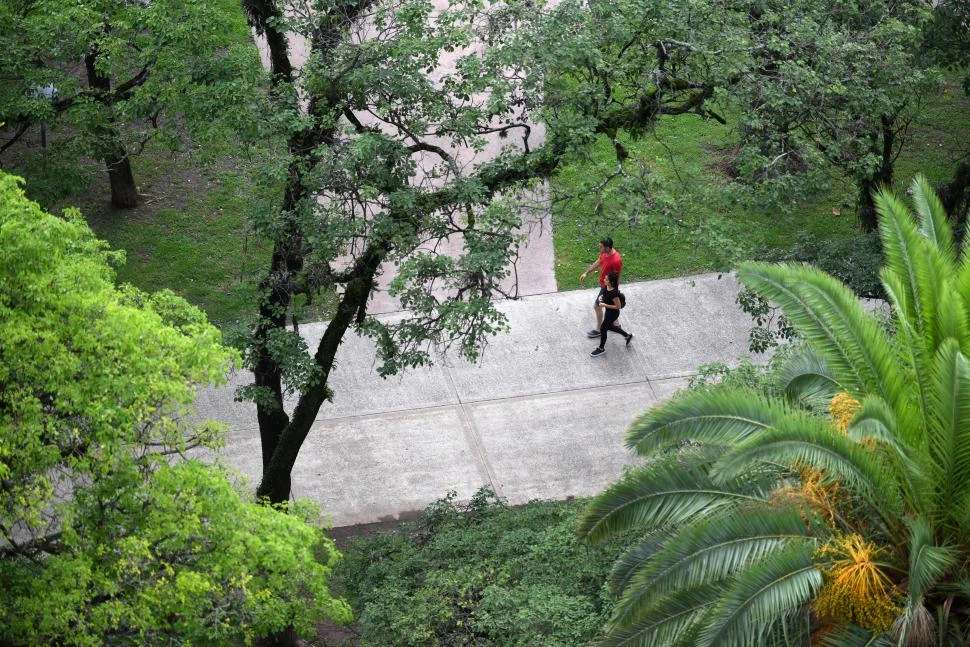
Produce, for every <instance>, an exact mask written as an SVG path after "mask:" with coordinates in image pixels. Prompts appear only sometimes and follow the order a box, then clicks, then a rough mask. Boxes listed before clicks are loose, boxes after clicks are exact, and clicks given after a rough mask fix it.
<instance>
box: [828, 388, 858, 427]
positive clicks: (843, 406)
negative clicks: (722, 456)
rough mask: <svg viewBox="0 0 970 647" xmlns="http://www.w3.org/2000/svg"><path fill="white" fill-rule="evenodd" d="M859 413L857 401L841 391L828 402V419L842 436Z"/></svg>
mask: <svg viewBox="0 0 970 647" xmlns="http://www.w3.org/2000/svg"><path fill="white" fill-rule="evenodd" d="M858 411H859V401H858V400H856V399H855V398H853V397H852V396H851V395H849V394H848V393H846V392H845V391H842V392H840V393H836V394H835V396H834V397H833V398H832V400H831V401H830V402H829V418H830V419H831V420H832V424H833V425H835V428H836V429H838V430H839V431H841V432H842V433H843V434H844V433H846V431H848V429H849V423H850V422H852V418H854V417H855V414H856V413H857V412H858Z"/></svg>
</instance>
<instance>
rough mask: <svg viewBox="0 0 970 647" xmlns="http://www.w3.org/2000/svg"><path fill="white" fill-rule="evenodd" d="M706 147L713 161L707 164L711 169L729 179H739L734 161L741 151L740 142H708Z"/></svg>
mask: <svg viewBox="0 0 970 647" xmlns="http://www.w3.org/2000/svg"><path fill="white" fill-rule="evenodd" d="M704 148H705V149H706V150H707V152H708V153H709V154H710V159H711V161H710V162H709V163H708V164H707V166H706V168H707V169H708V170H709V171H711V172H713V173H714V174H716V175H719V176H721V177H723V178H726V179H727V180H729V181H733V180H736V179H738V172H737V169H736V168H735V165H734V163H735V161H736V160H737V159H738V154H739V153H740V151H741V144H740V143H739V142H734V143H730V144H724V145H718V144H706V145H705V146H704Z"/></svg>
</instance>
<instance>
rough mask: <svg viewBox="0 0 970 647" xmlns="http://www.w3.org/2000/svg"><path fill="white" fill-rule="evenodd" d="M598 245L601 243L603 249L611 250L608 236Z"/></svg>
mask: <svg viewBox="0 0 970 647" xmlns="http://www.w3.org/2000/svg"><path fill="white" fill-rule="evenodd" d="M600 243H602V245H603V247H605V248H606V249H613V239H612V238H610V237H609V236H607V237H606V238H603V239H601V240H600Z"/></svg>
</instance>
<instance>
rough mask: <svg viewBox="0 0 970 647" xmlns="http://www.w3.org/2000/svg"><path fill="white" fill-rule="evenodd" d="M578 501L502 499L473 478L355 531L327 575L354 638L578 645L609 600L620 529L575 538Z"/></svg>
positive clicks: (386, 644)
mask: <svg viewBox="0 0 970 647" xmlns="http://www.w3.org/2000/svg"><path fill="white" fill-rule="evenodd" d="M582 507H583V503H582V502H578V501H564V502H532V503H529V504H527V505H524V506H522V507H520V508H516V509H512V508H509V507H508V506H507V505H506V504H505V503H504V502H503V501H502V500H500V499H498V498H497V497H496V496H495V494H494V492H492V491H491V490H490V489H488V488H483V489H482V490H479V492H478V493H477V494H476V495H475V496H474V497H473V498H472V500H471V502H470V503H468V504H467V505H460V504H457V503H456V502H455V493H454V492H451V493H449V494H448V495H447V496H446V497H445V498H444V499H441V500H439V501H438V502H436V503H434V504H432V505H431V506H429V507H428V508H427V509H426V510H425V511H424V513H423V515H422V516H421V518H420V519H418V520H417V521H416V522H414V523H411V524H407V525H405V526H402V527H401V528H400V529H398V530H396V531H393V532H388V533H382V534H379V535H376V536H372V537H368V538H364V539H358V540H356V541H355V542H354V543H353V544H352V545H350V546H348V547H347V549H346V551H345V557H344V560H343V562H342V563H341V564H340V566H339V567H338V569H337V571H335V574H334V578H335V579H334V582H333V586H334V587H335V588H336V589H338V590H341V592H342V594H345V595H346V596H347V597H348V599H349V601H350V602H351V604H352V605H353V606H354V609H355V616H356V617H357V618H358V622H359V630H360V634H361V643H360V644H361V645H375V646H376V645H380V646H381V647H393V646H397V645H402V646H403V645H410V646H414V647H430V646H437V645H470V644H474V645H501V646H502V647H511V646H515V645H543V646H555V645H584V644H586V643H587V642H588V641H589V640H590V639H591V638H593V637H594V636H595V635H596V633H597V631H598V630H599V629H600V627H602V625H603V622H604V620H605V619H606V618H607V616H608V615H609V612H610V610H611V609H612V607H613V600H612V598H611V597H610V595H609V592H608V589H607V586H606V584H605V582H606V579H607V576H608V574H609V571H610V567H611V564H612V563H613V561H614V560H615V559H616V558H617V557H618V555H619V554H620V551H621V547H622V545H623V542H622V541H615V542H611V543H609V544H607V545H604V546H598V547H596V548H590V547H587V546H585V545H583V544H580V543H579V542H578V541H577V539H576V531H575V529H576V525H577V523H578V520H579V515H580V512H581V510H582Z"/></svg>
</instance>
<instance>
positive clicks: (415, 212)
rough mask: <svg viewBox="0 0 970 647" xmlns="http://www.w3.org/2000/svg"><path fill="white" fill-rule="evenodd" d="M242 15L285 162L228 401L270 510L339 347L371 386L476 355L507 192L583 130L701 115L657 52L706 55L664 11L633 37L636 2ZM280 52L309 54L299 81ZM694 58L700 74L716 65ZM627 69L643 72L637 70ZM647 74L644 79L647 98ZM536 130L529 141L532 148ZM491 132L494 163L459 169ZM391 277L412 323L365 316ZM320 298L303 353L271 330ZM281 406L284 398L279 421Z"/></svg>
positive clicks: (543, 170) (394, 4)
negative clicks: (266, 259)
mask: <svg viewBox="0 0 970 647" xmlns="http://www.w3.org/2000/svg"><path fill="white" fill-rule="evenodd" d="M244 7H245V8H246V10H247V15H248V16H249V20H250V23H251V25H252V26H253V28H254V29H255V31H256V32H257V33H258V34H260V35H262V36H263V37H265V38H266V42H267V47H268V50H269V60H270V62H271V76H272V80H273V87H272V91H271V99H272V101H273V112H274V118H273V119H272V120H267V122H270V121H271V122H272V123H270V125H271V126H278V125H283V126H286V127H287V128H288V130H287V131H286V139H287V141H288V146H287V151H286V155H285V156H284V155H281V156H280V158H279V159H278V160H277V163H276V164H275V166H274V167H273V169H272V170H271V171H270V172H268V173H266V174H265V175H266V177H272V178H273V179H274V180H281V181H283V182H284V183H285V188H284V191H283V195H282V197H281V199H280V200H276V201H268V202H267V203H266V204H261V205H258V212H257V214H256V216H255V218H254V224H255V227H256V229H257V230H258V231H259V232H260V233H261V234H263V235H265V236H266V237H267V238H268V239H270V240H271V241H273V245H274V251H273V256H272V261H271V265H270V267H269V269H268V271H267V272H266V273H265V275H264V277H263V279H262V282H261V292H262V296H261V297H260V303H259V319H258V321H257V323H256V325H255V327H254V328H253V330H252V331H250V334H248V336H247V338H246V339H244V340H242V343H243V344H244V346H245V347H246V349H247V350H246V355H245V357H246V362H247V365H248V367H250V368H252V370H253V372H254V374H255V381H254V384H253V385H252V386H250V387H248V388H245V389H244V390H243V391H242V393H241V395H242V397H246V398H249V399H252V400H253V401H254V402H255V403H256V407H257V412H258V413H257V416H258V421H259V427H260V438H261V444H262V452H263V454H262V459H263V478H262V482H261V483H260V486H259V488H258V494H259V495H261V496H266V497H268V498H269V499H270V500H271V501H273V502H283V501H285V500H286V499H287V498H288V496H289V492H290V474H291V471H292V467H293V465H294V463H295V461H296V457H297V455H298V453H299V451H300V447H301V446H302V444H303V442H304V440H305V439H306V437H307V434H308V433H309V431H310V427H311V425H312V423H313V421H314V419H315V417H316V414H317V412H318V410H319V408H320V406H321V404H322V403H323V402H324V401H325V400H326V399H327V398H329V397H331V395H332V394H331V391H330V388H329V377H330V373H331V371H332V370H333V366H334V358H335V356H336V353H337V349H338V347H339V345H340V343H341V341H342V340H343V338H344V335H346V334H347V332H348V331H349V330H351V329H352V328H356V329H357V330H359V331H361V332H364V333H366V334H368V335H370V336H372V337H373V338H374V339H375V340H376V341H377V345H378V350H379V354H380V359H381V367H380V369H379V370H380V372H381V374H383V375H387V374H391V373H394V372H396V371H398V370H401V369H404V368H407V367H413V366H416V365H420V364H424V363H427V362H429V361H430V360H431V357H432V355H431V347H432V346H437V347H445V348H447V347H449V346H454V347H457V349H458V350H459V351H460V353H461V354H462V355H463V356H465V357H468V358H474V357H476V356H477V354H478V353H479V352H480V350H481V348H482V346H483V345H484V344H485V342H486V341H487V339H488V338H489V337H490V336H491V335H494V334H497V333H498V332H499V331H500V330H502V329H503V326H504V319H503V317H502V315H501V314H500V313H499V312H498V311H497V310H496V308H495V305H494V303H493V297H495V296H496V295H501V294H503V289H502V282H503V280H504V279H505V278H506V277H507V276H508V274H509V267H510V265H511V263H512V261H513V260H514V259H515V257H516V253H517V246H518V243H519V234H518V230H517V227H518V226H519V225H520V224H521V218H520V215H519V204H518V200H517V197H518V195H519V193H520V192H521V191H523V190H524V189H527V188H528V187H530V186H531V184H532V183H534V182H535V181H536V180H537V179H539V178H542V177H544V176H546V175H548V174H549V173H551V172H553V171H554V170H555V169H556V167H557V165H558V164H559V163H560V161H561V160H563V159H565V158H566V157H567V156H569V155H580V154H582V151H583V150H584V146H585V144H586V143H588V142H589V141H590V140H591V138H592V137H594V136H596V135H597V134H598V133H605V134H607V135H608V136H611V137H615V136H616V133H617V132H619V131H621V130H626V131H637V132H643V131H644V130H645V128H646V127H647V126H648V125H649V123H650V122H651V121H652V120H654V119H656V118H657V117H658V116H659V115H663V114H678V115H681V114H693V113H700V114H705V105H706V103H705V102H706V101H707V100H708V98H709V97H710V96H711V94H712V91H713V90H712V87H711V86H710V85H709V84H708V83H707V81H706V79H707V76H705V75H704V74H702V73H700V72H699V73H698V74H697V75H696V78H695V75H692V74H691V73H690V70H689V69H688V67H687V66H685V65H682V61H683V57H684V56H686V53H687V52H689V51H690V50H691V48H690V47H687V46H684V45H683V44H682V43H680V42H679V41H677V40H676V39H673V38H672V39H671V40H669V41H665V40H663V36H664V35H665V34H667V33H668V32H670V33H673V34H674V35H675V36H676V35H680V34H681V33H682V32H683V31H684V30H688V31H689V30H692V29H700V28H701V27H704V28H705V29H706V31H705V34H707V35H708V36H710V37H711V38H713V37H714V33H715V30H714V28H713V27H711V26H709V24H708V23H707V22H706V21H704V20H702V19H701V18H700V17H699V16H695V17H693V18H691V19H690V20H686V19H687V18H689V17H690V16H689V14H690V11H689V8H687V7H685V6H682V5H674V6H673V7H672V8H668V5H666V4H664V5H660V4H658V5H657V6H656V7H654V9H655V10H656V12H657V13H658V14H660V15H662V17H663V20H662V21H658V22H657V24H656V27H655V28H654V29H653V30H652V31H650V32H649V34H645V33H644V30H645V29H649V28H651V26H652V25H654V18H655V17H654V16H651V15H645V14H643V9H642V7H641V8H638V7H639V5H638V4H637V3H629V4H627V3H622V4H621V5H619V6H618V7H617V8H615V9H613V8H611V9H610V11H606V8H605V7H598V8H596V10H595V11H590V8H589V7H588V6H587V5H585V4H583V3H578V2H563V3H561V4H559V5H557V6H556V7H555V8H549V7H546V6H544V5H541V4H537V3H534V2H531V0H530V1H527V2H511V3H504V4H502V5H501V6H498V5H496V6H490V7H487V8H486V7H483V6H482V5H480V4H479V3H477V2H456V3H452V4H450V5H449V7H448V8H447V10H444V11H440V12H439V11H435V10H434V9H433V7H432V6H431V4H429V3H426V2H424V1H423V0H421V1H418V0H358V1H354V2H350V3H347V2H323V3H316V4H315V5H314V8H313V11H312V12H310V13H309V14H307V12H305V11H301V10H300V8H299V6H296V5H294V6H290V5H289V4H288V3H278V2H272V1H270V0H246V2H244ZM621 9H622V11H625V12H626V13H625V14H623V15H620V11H621ZM611 12H615V15H614V13H611ZM648 13H649V12H648ZM685 20H686V23H685ZM685 25H686V26H685ZM671 30H678V31H671ZM288 35H290V36H292V35H296V36H297V37H302V39H304V40H305V42H306V43H307V44H308V47H309V50H310V52H309V59H308V60H307V62H306V63H305V64H304V65H303V67H302V69H301V70H300V71H299V73H297V72H296V70H295V65H294V64H293V63H292V62H291V60H290V53H289V51H288V41H287V36H288ZM472 43H474V46H472ZM618 43H623V45H622V46H621V45H618ZM455 52H457V53H458V54H457V56H456V60H454V61H453V62H452V63H449V64H447V65H445V64H443V58H444V57H446V56H448V55H450V54H452V53H455ZM710 52H711V55H710V61H711V63H712V64H714V63H716V62H717V61H719V60H720V59H719V58H718V57H717V56H715V55H714V53H713V52H714V48H713V47H711V48H710ZM607 59H608V60H607ZM611 61H618V62H622V65H621V64H619V63H616V64H614V63H612V62H611ZM638 61H640V62H642V61H648V62H647V63H644V64H643V65H641V66H640V67H639V68H634V64H635V63H637V62H638ZM646 65H653V66H654V67H656V68H657V69H658V70H659V71H658V72H657V76H656V78H657V79H658V80H657V82H655V83H653V84H652V86H650V87H646V88H644V87H643V83H642V82H641V81H642V78H643V77H644V76H649V72H648V70H647V68H646V67H645V66H646ZM698 69H700V68H698ZM570 75H571V76H570ZM641 88H643V89H641ZM620 99H622V100H620ZM538 124H542V125H544V126H545V139H544V141H542V142H537V141H535V139H534V138H533V139H531V140H530V139H529V135H530V133H531V132H532V130H533V129H534V128H535V127H536V126H537V125H538ZM490 134H492V135H494V134H499V135H500V136H501V137H502V139H501V140H500V141H503V142H505V143H506V144H507V145H506V146H505V149H504V150H503V151H502V152H501V154H499V155H498V156H497V157H496V158H494V159H492V160H491V161H488V162H483V163H480V164H477V165H471V164H468V157H469V154H470V153H473V152H474V151H476V150H478V149H480V148H481V147H482V146H483V145H484V137H486V136H487V135H490ZM623 154H624V153H623V149H622V146H620V145H619V144H617V155H618V157H622V155H623ZM448 240H452V241H455V240H462V241H463V243H464V249H463V250H462V253H461V254H460V255H459V256H457V257H449V256H446V255H442V254H437V253H435V251H434V250H435V249H436V248H437V247H438V246H439V245H441V244H443V243H445V242H447V241H448ZM390 264H394V265H395V267H396V272H397V276H396V278H395V279H394V281H393V282H392V283H391V287H390V292H391V294H393V295H395V296H397V297H398V298H399V299H400V301H401V303H402V305H403V306H404V308H406V309H407V310H408V311H409V313H410V316H408V317H406V318H403V319H402V320H399V321H396V322H393V323H389V322H387V321H379V320H377V319H375V318H372V317H368V316H367V312H368V300H369V299H370V296H371V294H373V292H374V291H375V289H376V286H377V278H378V277H379V275H380V274H381V272H382V271H384V269H385V268H386V267H387V266H388V265H390ZM321 295H322V297H323V298H324V299H332V300H334V301H336V307H335V310H334V314H333V317H332V318H331V320H330V322H329V324H328V326H327V329H326V331H325V332H324V334H323V336H322V339H321V341H320V342H319V344H318V346H317V347H316V348H315V349H308V348H307V347H306V345H305V343H304V342H303V341H302V340H301V338H300V337H299V335H298V334H297V332H296V331H295V330H288V329H287V325H288V323H289V322H291V321H294V320H297V321H298V320H299V319H300V318H301V317H302V314H301V310H300V308H301V307H302V306H303V305H305V304H306V303H307V301H309V300H313V299H318V298H320V296H321ZM289 394H296V395H297V397H296V405H295V408H294V409H293V410H292V413H291V414H290V413H287V412H286V410H285V409H284V407H283V402H284V397H285V396H286V395H289Z"/></svg>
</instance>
